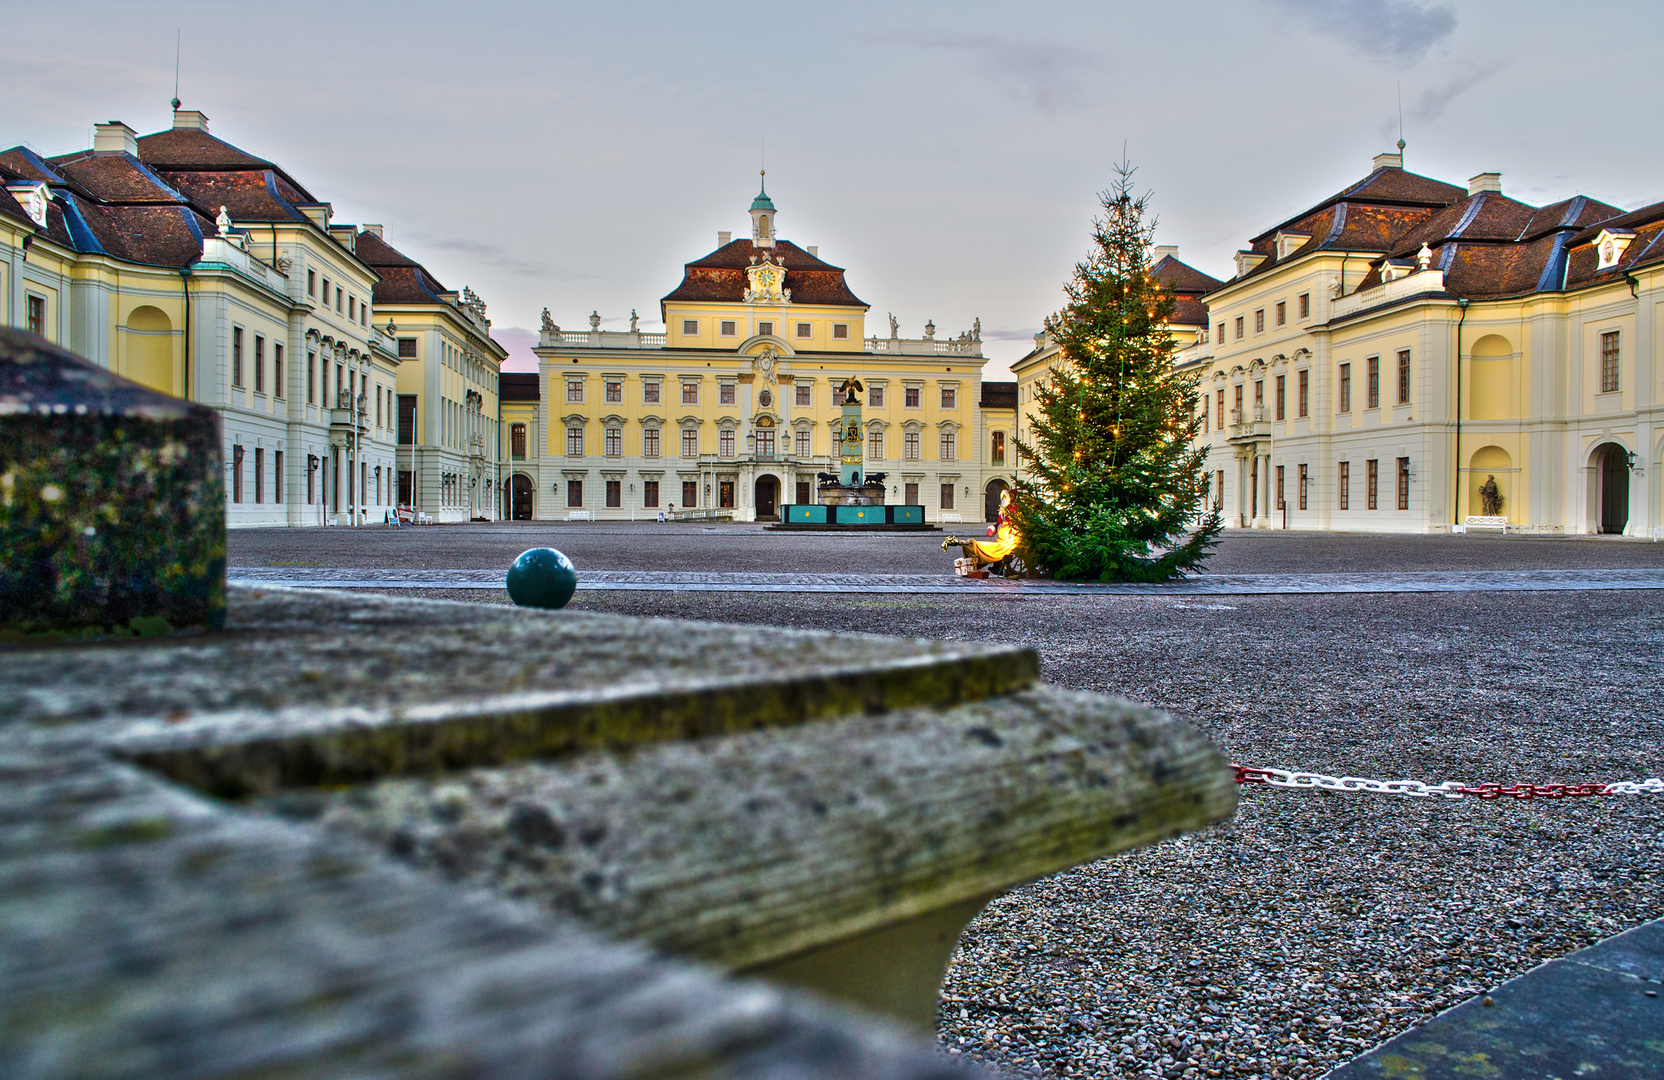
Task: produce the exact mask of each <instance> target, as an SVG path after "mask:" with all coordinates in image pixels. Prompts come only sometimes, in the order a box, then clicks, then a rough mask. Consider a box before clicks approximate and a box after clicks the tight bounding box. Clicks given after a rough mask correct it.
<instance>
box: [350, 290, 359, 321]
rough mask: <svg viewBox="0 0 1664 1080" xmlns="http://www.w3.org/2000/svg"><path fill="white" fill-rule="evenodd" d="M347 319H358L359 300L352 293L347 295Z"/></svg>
mask: <svg viewBox="0 0 1664 1080" xmlns="http://www.w3.org/2000/svg"><path fill="white" fill-rule="evenodd" d="M347 318H349V319H356V318H358V298H357V297H356V296H354V295H353V294H352V293H348V294H347Z"/></svg>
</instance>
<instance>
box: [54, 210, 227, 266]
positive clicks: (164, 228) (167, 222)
mask: <svg viewBox="0 0 1664 1080" xmlns="http://www.w3.org/2000/svg"><path fill="white" fill-rule="evenodd" d="M75 208H76V209H77V210H78V211H79V212H80V215H81V220H82V221H84V222H85V223H86V225H87V228H88V229H89V230H90V231H91V232H92V234H93V236H95V237H96V238H97V239H98V244H99V246H100V247H101V248H103V250H104V251H105V252H107V253H108V254H110V255H114V256H115V257H116V258H118V259H127V260H129V261H131V262H140V263H151V264H153V265H157V266H188V265H190V264H191V263H193V262H195V261H196V260H197V259H198V258H200V257H201V255H202V236H203V233H204V232H212V231H213V228H214V225H213V223H212V222H210V221H207V220H206V219H204V218H202V217H201V216H200V215H198V214H197V213H196V212H195V211H194V210H192V209H190V208H189V207H186V206H178V205H175V206H107V205H100V204H98V203H88V202H85V201H83V200H76V207H75Z"/></svg>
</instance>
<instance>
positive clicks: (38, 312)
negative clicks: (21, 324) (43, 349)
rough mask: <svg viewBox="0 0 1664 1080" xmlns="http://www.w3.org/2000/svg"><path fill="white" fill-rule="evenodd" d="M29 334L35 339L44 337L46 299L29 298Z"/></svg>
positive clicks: (39, 297)
mask: <svg viewBox="0 0 1664 1080" xmlns="http://www.w3.org/2000/svg"><path fill="white" fill-rule="evenodd" d="M29 333H31V334H34V335H35V336H36V337H44V336H45V335H46V298H45V297H43V296H31V297H29Z"/></svg>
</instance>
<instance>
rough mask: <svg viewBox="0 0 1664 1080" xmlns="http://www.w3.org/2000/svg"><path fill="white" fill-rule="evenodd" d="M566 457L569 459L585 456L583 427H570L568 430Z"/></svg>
mask: <svg viewBox="0 0 1664 1080" xmlns="http://www.w3.org/2000/svg"><path fill="white" fill-rule="evenodd" d="M566 456H567V457H583V456H584V429H583V428H581V427H569V428H567V429H566Z"/></svg>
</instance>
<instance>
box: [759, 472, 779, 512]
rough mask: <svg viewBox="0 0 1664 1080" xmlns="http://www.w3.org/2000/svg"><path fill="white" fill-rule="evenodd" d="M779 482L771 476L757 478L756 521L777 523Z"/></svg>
mask: <svg viewBox="0 0 1664 1080" xmlns="http://www.w3.org/2000/svg"><path fill="white" fill-rule="evenodd" d="M779 499H780V481H778V480H776V479H775V478H774V477H772V476H759V477H757V520H758V521H779V520H780V507H779V505H778V503H779Z"/></svg>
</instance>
